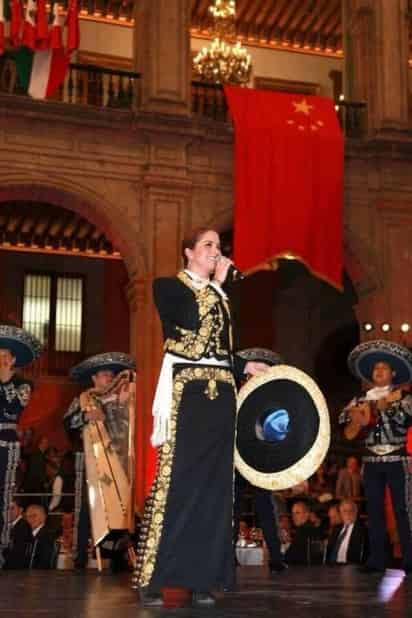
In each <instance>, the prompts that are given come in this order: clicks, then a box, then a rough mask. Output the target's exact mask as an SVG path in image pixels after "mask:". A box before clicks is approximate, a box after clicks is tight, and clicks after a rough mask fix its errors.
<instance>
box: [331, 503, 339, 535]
mask: <svg viewBox="0 0 412 618" xmlns="http://www.w3.org/2000/svg"><path fill="white" fill-rule="evenodd" d="M328 520H329V526H328V533H329V535H330V534H331V533H332V532H333V530H334V529H335V528H336V526H340V525H341V524H342V518H341V516H340V512H339V504H331V505H330V507H329V508H328Z"/></svg>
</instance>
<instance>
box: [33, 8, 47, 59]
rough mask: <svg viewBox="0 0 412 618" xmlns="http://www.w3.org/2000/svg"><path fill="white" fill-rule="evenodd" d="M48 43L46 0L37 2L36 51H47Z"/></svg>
mask: <svg viewBox="0 0 412 618" xmlns="http://www.w3.org/2000/svg"><path fill="white" fill-rule="evenodd" d="M48 41H49V24H48V18H47V11H46V0H37V20H36V49H47V47H48Z"/></svg>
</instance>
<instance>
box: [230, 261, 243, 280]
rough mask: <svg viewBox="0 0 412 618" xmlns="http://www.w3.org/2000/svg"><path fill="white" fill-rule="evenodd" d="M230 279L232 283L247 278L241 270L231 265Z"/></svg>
mask: <svg viewBox="0 0 412 618" xmlns="http://www.w3.org/2000/svg"><path fill="white" fill-rule="evenodd" d="M227 274H228V278H229V280H230V281H242V279H244V278H245V275H244V274H243V273H242V271H241V270H239V269H238V268H237V267H236V266H235V265H234V264H231V265H230V266H229V268H228V271H227Z"/></svg>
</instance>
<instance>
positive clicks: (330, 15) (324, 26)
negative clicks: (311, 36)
mask: <svg viewBox="0 0 412 618" xmlns="http://www.w3.org/2000/svg"><path fill="white" fill-rule="evenodd" d="M329 9H330V10H329V11H327V12H325V13H324V14H323V15H322V18H321V21H320V25H319V30H321V32H322V33H324V34H328V25H329V23H330V22H331V21H333V20H334V19H336V14H338V15H340V0H335V2H334V3H331V5H330V7H329Z"/></svg>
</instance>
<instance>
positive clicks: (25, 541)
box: [3, 498, 32, 569]
mask: <svg viewBox="0 0 412 618" xmlns="http://www.w3.org/2000/svg"><path fill="white" fill-rule="evenodd" d="M23 510H24V509H23V506H22V503H21V502H20V501H19V499H18V498H14V500H12V501H11V504H10V510H9V522H10V541H9V544H8V546H7V548H6V549H5V550H4V560H5V562H4V565H3V568H4V569H25V568H27V552H28V547H29V545H30V542H31V538H32V536H31V528H30V526H29V524H28V523H27V521H26V520H25V519H24V517H23Z"/></svg>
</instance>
